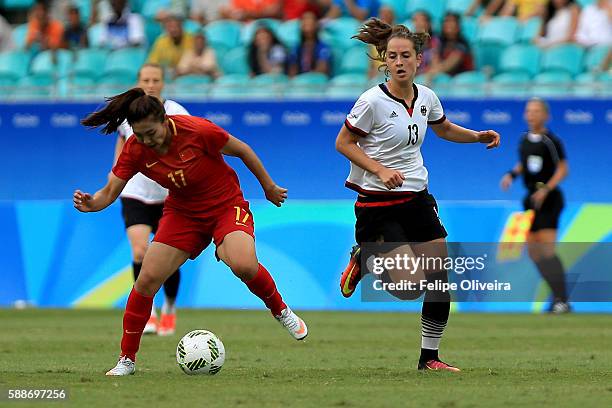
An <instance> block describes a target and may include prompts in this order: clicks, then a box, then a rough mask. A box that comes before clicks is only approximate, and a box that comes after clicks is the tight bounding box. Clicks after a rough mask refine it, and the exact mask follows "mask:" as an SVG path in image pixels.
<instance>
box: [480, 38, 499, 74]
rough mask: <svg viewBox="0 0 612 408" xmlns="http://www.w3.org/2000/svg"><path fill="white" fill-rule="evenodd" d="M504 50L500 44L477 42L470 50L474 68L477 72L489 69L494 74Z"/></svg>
mask: <svg viewBox="0 0 612 408" xmlns="http://www.w3.org/2000/svg"><path fill="white" fill-rule="evenodd" d="M505 49H506V47H505V46H504V45H502V44H495V43H480V42H477V43H476V44H474V47H473V48H472V54H473V56H474V61H475V64H476V68H477V69H479V70H482V69H491V70H492V71H494V72H496V71H497V70H498V67H499V60H500V58H501V55H502V54H503V53H504V50H505Z"/></svg>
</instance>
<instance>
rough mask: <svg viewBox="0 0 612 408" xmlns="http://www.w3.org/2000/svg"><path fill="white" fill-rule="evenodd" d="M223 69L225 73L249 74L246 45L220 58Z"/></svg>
mask: <svg viewBox="0 0 612 408" xmlns="http://www.w3.org/2000/svg"><path fill="white" fill-rule="evenodd" d="M220 66H221V70H222V71H223V73H224V74H248V73H249V72H250V69H249V65H248V63H247V50H246V49H245V48H244V47H237V48H234V49H232V50H230V51H228V52H227V54H225V56H224V57H223V59H221V60H220Z"/></svg>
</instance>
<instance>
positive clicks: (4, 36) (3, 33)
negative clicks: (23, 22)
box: [0, 14, 13, 52]
mask: <svg viewBox="0 0 612 408" xmlns="http://www.w3.org/2000/svg"><path fill="white" fill-rule="evenodd" d="M11 48H13V30H12V28H11V25H10V24H9V23H8V21H6V20H5V19H4V17H2V15H1V14H0V52H2V51H6V50H10V49H11Z"/></svg>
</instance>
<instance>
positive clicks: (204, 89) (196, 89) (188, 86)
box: [169, 75, 212, 99]
mask: <svg viewBox="0 0 612 408" xmlns="http://www.w3.org/2000/svg"><path fill="white" fill-rule="evenodd" d="M211 83H212V78H211V77H209V76H208V75H184V76H180V77H178V78H176V79H175V80H174V82H172V83H171V84H169V88H170V90H171V92H172V95H174V96H175V97H176V98H188V99H203V98H206V96H207V94H208V90H209V88H210V84H211Z"/></svg>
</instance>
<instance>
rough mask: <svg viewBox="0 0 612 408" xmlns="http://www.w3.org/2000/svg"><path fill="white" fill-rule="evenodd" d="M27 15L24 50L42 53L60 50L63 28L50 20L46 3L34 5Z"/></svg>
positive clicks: (60, 24) (58, 23) (39, 2)
mask: <svg viewBox="0 0 612 408" xmlns="http://www.w3.org/2000/svg"><path fill="white" fill-rule="evenodd" d="M29 14H30V15H29V22H28V33H27V35H26V49H32V48H34V49H36V50H39V51H44V50H56V49H58V48H60V47H61V46H62V42H63V40H64V26H63V25H62V23H60V22H59V21H57V20H53V19H51V17H50V15H49V7H48V5H47V3H46V2H45V1H38V2H36V3H34V5H33V6H32V8H31V9H30V13H29Z"/></svg>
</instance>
